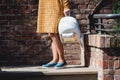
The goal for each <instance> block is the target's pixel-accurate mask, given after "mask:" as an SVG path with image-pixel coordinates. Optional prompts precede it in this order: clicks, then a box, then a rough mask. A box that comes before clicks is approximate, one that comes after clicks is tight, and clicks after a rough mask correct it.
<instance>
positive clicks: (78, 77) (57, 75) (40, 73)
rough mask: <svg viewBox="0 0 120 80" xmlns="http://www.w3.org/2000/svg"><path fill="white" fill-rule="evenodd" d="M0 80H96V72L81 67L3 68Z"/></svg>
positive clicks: (92, 69)
mask: <svg viewBox="0 0 120 80" xmlns="http://www.w3.org/2000/svg"><path fill="white" fill-rule="evenodd" d="M0 78H1V79H4V80H6V79H11V80H21V79H22V80H67V79H69V80H97V70H96V69H94V68H85V67H81V66H75V65H74V66H70V65H69V66H67V67H66V68H64V69H53V68H49V69H42V68H41V66H34V67H4V68H2V71H1V72H0Z"/></svg>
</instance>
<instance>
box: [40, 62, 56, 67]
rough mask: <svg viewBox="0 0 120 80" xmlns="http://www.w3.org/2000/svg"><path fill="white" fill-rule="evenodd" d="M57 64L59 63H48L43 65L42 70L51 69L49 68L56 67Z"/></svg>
mask: <svg viewBox="0 0 120 80" xmlns="http://www.w3.org/2000/svg"><path fill="white" fill-rule="evenodd" d="M56 64H57V62H55V63H52V64H51V63H47V64H44V65H42V68H49V67H53V66H55V65H56Z"/></svg>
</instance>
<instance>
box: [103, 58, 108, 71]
mask: <svg viewBox="0 0 120 80" xmlns="http://www.w3.org/2000/svg"><path fill="white" fill-rule="evenodd" d="M103 69H108V60H104V61H103Z"/></svg>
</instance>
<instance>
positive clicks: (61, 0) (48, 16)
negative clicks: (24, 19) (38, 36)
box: [37, 0, 69, 33]
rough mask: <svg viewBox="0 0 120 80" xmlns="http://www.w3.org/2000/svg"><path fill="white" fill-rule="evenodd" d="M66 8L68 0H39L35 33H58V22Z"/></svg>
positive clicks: (67, 7)
mask: <svg viewBox="0 0 120 80" xmlns="http://www.w3.org/2000/svg"><path fill="white" fill-rule="evenodd" d="M67 9H69V4H68V0H39V5H38V18H37V33H58V23H59V21H60V19H61V18H62V17H64V10H67Z"/></svg>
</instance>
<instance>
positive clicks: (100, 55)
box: [85, 34, 120, 80]
mask: <svg viewBox="0 0 120 80" xmlns="http://www.w3.org/2000/svg"><path fill="white" fill-rule="evenodd" d="M86 39H87V40H88V42H87V44H86V45H87V51H86V53H85V54H86V63H89V67H93V68H96V69H97V70H98V80H119V79H120V50H119V49H120V45H119V42H120V40H119V38H118V39H115V38H114V37H113V36H109V35H97V34H96V35H88V36H87V38H86ZM116 46H117V47H116ZM87 55H89V56H87ZM87 65H88V64H87Z"/></svg>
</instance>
